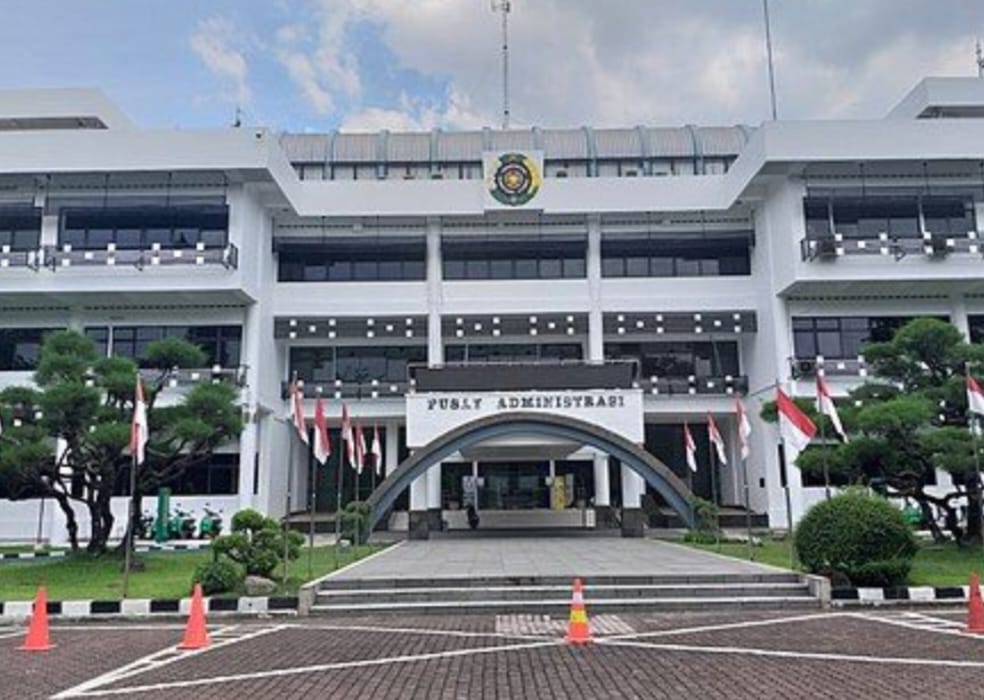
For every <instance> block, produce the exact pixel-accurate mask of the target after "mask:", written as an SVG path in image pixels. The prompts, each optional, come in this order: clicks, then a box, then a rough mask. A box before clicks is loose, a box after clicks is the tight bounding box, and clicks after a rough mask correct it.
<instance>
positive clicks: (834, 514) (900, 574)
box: [794, 490, 916, 586]
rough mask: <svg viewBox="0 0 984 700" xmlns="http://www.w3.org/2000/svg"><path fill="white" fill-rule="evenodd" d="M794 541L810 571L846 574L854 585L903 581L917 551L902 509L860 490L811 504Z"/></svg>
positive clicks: (888, 583) (887, 584)
mask: <svg viewBox="0 0 984 700" xmlns="http://www.w3.org/2000/svg"><path fill="white" fill-rule="evenodd" d="M794 543H795V545H796V552H797V554H798V556H799V560H800V562H801V563H802V564H803V566H804V567H805V568H806V569H807V570H808V571H810V572H812V573H816V574H822V575H825V576H835V577H840V576H846V577H847V578H848V579H849V580H850V581H851V583H852V584H854V585H855V586H859V585H860V586H864V585H878V586H895V585H901V584H903V583H905V580H906V577H907V576H908V575H909V568H910V566H911V563H912V558H913V557H914V556H915V555H916V539H915V537H914V536H913V534H912V531H911V530H910V528H909V525H908V524H907V523H906V521H905V516H904V515H903V514H902V511H900V510H899V509H898V508H896V507H895V506H893V505H892V504H891V503H889V502H888V501H886V500H884V499H882V498H879V497H877V496H869V495H868V494H866V493H865V492H864V491H860V490H850V491H847V492H845V493H842V494H839V495H837V496H835V497H834V498H832V499H830V500H829V501H824V502H822V503H818V504H816V505H815V506H813V507H812V508H810V510H809V511H808V512H807V514H806V515H805V516H804V517H803V520H801V521H800V524H799V527H797V529H796V533H795V535H794Z"/></svg>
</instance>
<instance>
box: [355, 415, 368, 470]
mask: <svg viewBox="0 0 984 700" xmlns="http://www.w3.org/2000/svg"><path fill="white" fill-rule="evenodd" d="M365 464H366V436H365V435H364V434H363V433H362V425H360V424H359V423H356V424H355V471H356V472H357V473H358V474H361V473H362V468H363V467H364V466H365Z"/></svg>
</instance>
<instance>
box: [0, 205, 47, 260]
mask: <svg viewBox="0 0 984 700" xmlns="http://www.w3.org/2000/svg"><path fill="white" fill-rule="evenodd" d="M40 240H41V210H40V209H37V208H35V207H27V206H23V207H20V206H11V207H0V247H3V246H10V249H11V250H17V251H25V250H37V249H38V247H39V245H40Z"/></svg>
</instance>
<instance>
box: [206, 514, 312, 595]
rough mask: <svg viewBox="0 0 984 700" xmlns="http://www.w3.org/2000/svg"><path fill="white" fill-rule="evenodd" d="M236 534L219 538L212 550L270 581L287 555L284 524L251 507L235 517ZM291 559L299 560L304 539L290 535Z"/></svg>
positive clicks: (247, 571)
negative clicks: (285, 553) (274, 571)
mask: <svg viewBox="0 0 984 700" xmlns="http://www.w3.org/2000/svg"><path fill="white" fill-rule="evenodd" d="M231 529H232V532H231V533H230V534H228V535H222V536H221V537H218V538H216V539H215V542H214V543H213V544H212V551H213V552H215V553H216V555H217V556H218V555H225V556H227V557H228V558H229V559H232V560H233V561H234V562H236V563H237V564H241V565H242V566H243V567H244V568H245V569H246V573H247V574H248V575H250V576H263V577H264V578H270V576H271V574H272V573H273V570H274V569H275V568H277V564H279V563H280V560H281V559H282V558H283V556H284V531H283V528H282V527H281V525H280V523H278V522H277V521H276V520H274V519H273V518H268V517H266V516H265V515H262V514H261V513H258V512H257V511H255V510H253V509H251V508H247V509H246V510H241V511H239V512H238V513H236V514H235V515H234V516H232V524H231ZM287 537H288V541H287V556H288V557H289V558H290V559H297V557H298V556H299V555H300V552H301V545H302V544H304V536H303V535H301V533H299V532H294V531H293V530H290V531H289V532H288V533H287Z"/></svg>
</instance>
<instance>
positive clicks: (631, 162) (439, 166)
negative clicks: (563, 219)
mask: <svg viewBox="0 0 984 700" xmlns="http://www.w3.org/2000/svg"><path fill="white" fill-rule="evenodd" d="M732 160H733V159H732V158H704V159H703V160H702V161H700V163H698V162H697V161H695V160H694V159H693V158H654V159H638V158H625V159H601V160H597V161H593V162H591V161H587V160H552V159H551V160H547V161H546V162H545V163H544V164H543V170H544V175H545V176H546V177H556V178H565V177H645V176H647V175H651V176H654V177H665V176H669V175H700V174H705V175H720V174H723V173H726V172H727V171H728V168H729V167H730V165H731V162H732ZM294 170H295V171H296V172H297V175H298V177H299V178H300V179H302V180H430V179H436V180H480V179H482V177H483V174H482V164H481V163H480V162H477V161H468V162H457V163H455V162H449V163H434V164H433V165H431V164H429V163H385V164H382V165H379V164H376V163H328V164H324V163H296V164H295V165H294Z"/></svg>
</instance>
